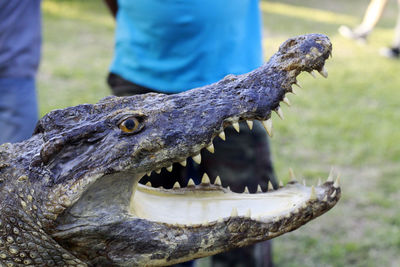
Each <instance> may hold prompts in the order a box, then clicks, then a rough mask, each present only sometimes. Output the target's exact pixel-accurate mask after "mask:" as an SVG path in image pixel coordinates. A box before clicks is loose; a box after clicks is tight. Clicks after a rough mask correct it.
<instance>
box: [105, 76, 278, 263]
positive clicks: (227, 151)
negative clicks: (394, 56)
mask: <svg viewBox="0 0 400 267" xmlns="http://www.w3.org/2000/svg"><path fill="white" fill-rule="evenodd" d="M107 82H108V84H109V85H110V87H111V90H112V91H113V94H114V95H117V96H128V95H135V94H145V93H150V92H156V91H154V90H152V89H150V88H146V87H143V86H140V85H137V84H133V83H131V82H129V81H127V80H125V79H123V78H122V77H120V76H118V75H116V74H112V73H111V74H110V75H109V76H108V78H107ZM225 135H226V141H223V140H221V139H220V138H218V137H217V138H215V139H214V148H215V153H214V154H211V153H210V152H208V151H206V150H204V149H203V151H202V154H201V156H202V162H201V164H200V165H197V164H195V163H193V161H192V160H189V159H188V165H187V167H186V168H183V167H182V166H180V165H179V164H174V166H173V167H174V168H173V171H172V172H168V171H167V170H165V169H163V170H162V171H161V173H160V174H156V173H154V172H153V174H152V175H151V177H150V178H148V177H144V178H142V179H141V183H146V182H147V181H148V180H151V183H152V185H153V186H155V187H158V186H163V187H165V188H172V186H173V184H174V183H175V182H176V181H177V179H179V182H180V183H181V184H185V183H187V180H188V179H189V178H193V179H194V180H195V182H196V181H197V182H200V178H201V176H202V175H203V173H204V172H206V173H207V174H208V175H209V176H210V178H211V180H213V179H215V177H216V176H217V175H219V176H220V177H221V180H222V184H223V186H224V187H226V186H228V185H229V186H230V188H231V190H232V191H234V192H238V193H242V192H243V190H244V187H245V186H248V188H249V191H250V192H256V190H257V185H258V184H259V185H261V187H262V188H263V189H264V190H266V188H267V183H268V181H271V182H272V183H273V185H274V186H275V187H277V186H278V185H277V180H276V177H275V173H274V170H273V166H272V161H271V157H270V150H269V144H268V138H267V134H266V131H265V129H264V128H263V126H262V125H261V123H260V122H259V121H254V126H253V130H251V131H250V129H249V128H248V126H247V125H246V123H240V133H237V132H236V131H235V130H234V128H233V127H231V126H230V127H227V128H226V129H225ZM211 262H212V266H218V267H219V266H221V267H223V266H237V267H239V266H272V260H271V247H270V242H263V243H259V244H257V245H254V246H249V247H245V248H241V249H236V250H233V251H229V252H226V253H221V254H218V255H215V256H213V257H212V260H211ZM186 266H187V265H186Z"/></svg>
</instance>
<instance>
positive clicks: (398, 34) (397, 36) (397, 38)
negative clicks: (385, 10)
mask: <svg viewBox="0 0 400 267" xmlns="http://www.w3.org/2000/svg"><path fill="white" fill-rule="evenodd" d="M397 3H398V8H399V11H398V14H397V23H396V28H395V29H394V31H395V32H394V40H393V47H394V48H400V0H397Z"/></svg>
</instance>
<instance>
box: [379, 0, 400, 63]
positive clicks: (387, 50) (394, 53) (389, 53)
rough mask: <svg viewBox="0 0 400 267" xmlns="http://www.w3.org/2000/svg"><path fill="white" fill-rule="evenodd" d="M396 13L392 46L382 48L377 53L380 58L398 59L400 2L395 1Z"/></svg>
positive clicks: (399, 47) (398, 0)
mask: <svg viewBox="0 0 400 267" xmlns="http://www.w3.org/2000/svg"><path fill="white" fill-rule="evenodd" d="M397 4H398V12H397V22H396V27H395V29H394V38H393V44H392V46H391V47H384V48H382V49H381V50H380V51H379V52H380V54H381V55H382V56H384V57H388V58H400V0H397Z"/></svg>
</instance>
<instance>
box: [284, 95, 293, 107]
mask: <svg viewBox="0 0 400 267" xmlns="http://www.w3.org/2000/svg"><path fill="white" fill-rule="evenodd" d="M283 103H285V104H286V105H288V107H290V106H291V105H292V104H291V103H290V100H289V98H287V97H286V96H285V97H284V98H283Z"/></svg>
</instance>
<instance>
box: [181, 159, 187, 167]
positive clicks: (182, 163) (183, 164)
mask: <svg viewBox="0 0 400 267" xmlns="http://www.w3.org/2000/svg"><path fill="white" fill-rule="evenodd" d="M179 164H181V165H182V166H183V167H186V159H184V160H182V161H180V162H179Z"/></svg>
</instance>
